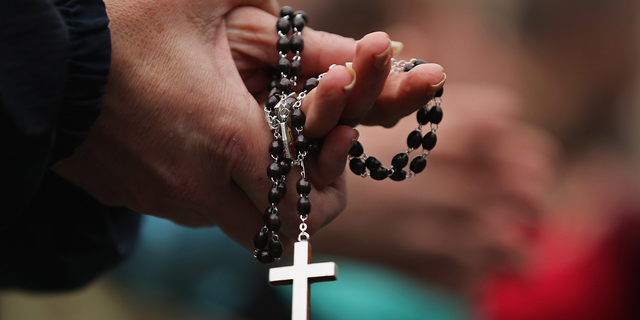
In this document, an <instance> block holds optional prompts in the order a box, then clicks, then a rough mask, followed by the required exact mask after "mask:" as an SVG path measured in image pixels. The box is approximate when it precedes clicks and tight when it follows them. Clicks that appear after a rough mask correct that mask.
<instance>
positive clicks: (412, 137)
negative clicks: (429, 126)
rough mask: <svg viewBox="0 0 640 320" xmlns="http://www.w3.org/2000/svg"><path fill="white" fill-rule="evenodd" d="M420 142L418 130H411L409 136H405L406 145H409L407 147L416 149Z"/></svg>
mask: <svg viewBox="0 0 640 320" xmlns="http://www.w3.org/2000/svg"><path fill="white" fill-rule="evenodd" d="M421 144H422V133H421V132H420V131H418V130H414V131H413V132H411V133H409V136H408V137H407V146H409V148H411V149H416V148H418V147H420V145H421Z"/></svg>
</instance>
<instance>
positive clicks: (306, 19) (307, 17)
mask: <svg viewBox="0 0 640 320" xmlns="http://www.w3.org/2000/svg"><path fill="white" fill-rule="evenodd" d="M294 14H295V15H296V16H300V17H302V19H304V22H305V23H309V15H307V13H306V12H304V11H302V10H298V11H296V12H295V13H294Z"/></svg>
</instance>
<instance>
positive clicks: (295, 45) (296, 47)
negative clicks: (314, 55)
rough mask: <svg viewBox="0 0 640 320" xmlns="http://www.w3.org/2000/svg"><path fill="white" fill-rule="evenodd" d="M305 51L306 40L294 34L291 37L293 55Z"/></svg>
mask: <svg viewBox="0 0 640 320" xmlns="http://www.w3.org/2000/svg"><path fill="white" fill-rule="evenodd" d="M302 50H304V39H302V36H300V35H297V34H294V35H293V36H292V37H291V51H292V52H293V53H300V52H302Z"/></svg>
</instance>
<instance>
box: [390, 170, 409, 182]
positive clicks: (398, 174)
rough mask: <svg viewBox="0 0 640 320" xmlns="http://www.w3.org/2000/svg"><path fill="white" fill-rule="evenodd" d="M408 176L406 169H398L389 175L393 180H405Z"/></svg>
mask: <svg viewBox="0 0 640 320" xmlns="http://www.w3.org/2000/svg"><path fill="white" fill-rule="evenodd" d="M406 178H407V172H406V171H405V170H404V169H396V170H394V171H393V174H391V175H390V176H389V179H391V180H393V181H404V179H406Z"/></svg>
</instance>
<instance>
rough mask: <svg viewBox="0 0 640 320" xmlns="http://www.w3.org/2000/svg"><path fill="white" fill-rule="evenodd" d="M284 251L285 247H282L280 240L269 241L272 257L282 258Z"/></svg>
mask: <svg viewBox="0 0 640 320" xmlns="http://www.w3.org/2000/svg"><path fill="white" fill-rule="evenodd" d="M282 251H284V248H283V247H282V242H280V240H275V239H273V240H271V242H269V255H270V256H271V257H272V258H280V256H282Z"/></svg>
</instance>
